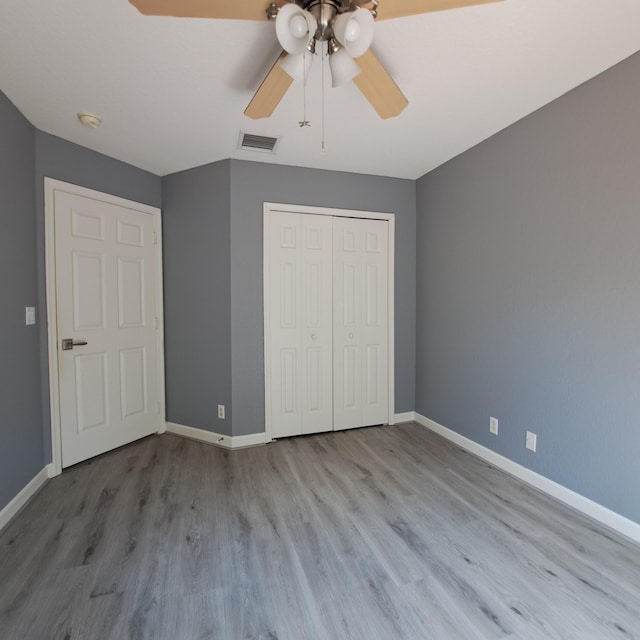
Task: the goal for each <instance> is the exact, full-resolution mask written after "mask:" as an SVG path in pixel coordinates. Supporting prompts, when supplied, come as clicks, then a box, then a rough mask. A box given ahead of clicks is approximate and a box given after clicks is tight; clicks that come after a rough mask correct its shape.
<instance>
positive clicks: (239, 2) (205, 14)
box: [129, 0, 285, 20]
mask: <svg viewBox="0 0 640 640" xmlns="http://www.w3.org/2000/svg"><path fill="white" fill-rule="evenodd" d="M129 2H130V3H131V4H132V5H133V6H134V7H135V8H136V9H138V11H140V13H143V14H145V15H147V16H174V17H176V18H229V19H236V20H266V19H267V7H268V6H269V5H270V4H271V1H270V0H129ZM276 4H277V5H278V6H281V5H283V4H285V0H276Z"/></svg>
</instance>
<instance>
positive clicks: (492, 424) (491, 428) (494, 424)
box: [489, 418, 498, 436]
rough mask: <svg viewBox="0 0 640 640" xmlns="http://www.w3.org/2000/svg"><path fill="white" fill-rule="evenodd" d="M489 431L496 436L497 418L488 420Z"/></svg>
mask: <svg viewBox="0 0 640 640" xmlns="http://www.w3.org/2000/svg"><path fill="white" fill-rule="evenodd" d="M489 431H490V432H491V433H493V434H494V435H496V436H497V435H498V418H489Z"/></svg>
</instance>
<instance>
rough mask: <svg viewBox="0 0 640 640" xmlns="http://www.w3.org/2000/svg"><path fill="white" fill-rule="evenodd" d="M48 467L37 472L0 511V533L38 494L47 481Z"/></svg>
mask: <svg viewBox="0 0 640 640" xmlns="http://www.w3.org/2000/svg"><path fill="white" fill-rule="evenodd" d="M48 466H49V465H47V467H44V468H43V469H42V470H40V471H39V472H38V474H37V475H36V477H35V478H33V480H31V481H30V482H29V484H27V486H26V487H25V488H24V489H22V491H20V493H19V494H18V495H17V496H16V497H15V498H14V499H13V500H12V501H11V502H10V503H9V504H8V505H7V506H6V507H5V508H4V509H3V510H2V511H0V531H1V530H2V529H4V527H6V526H7V525H8V524H9V522H10V521H11V519H12V518H13V517H14V516H15V515H16V513H18V511H20V509H22V507H24V506H25V505H26V504H27V502H29V500H31V498H32V497H33V496H34V495H35V494H36V493H38V491H39V490H40V488H41V487H42V485H43V484H44V483H45V482H46V481H47V480H48V479H49V474H48Z"/></svg>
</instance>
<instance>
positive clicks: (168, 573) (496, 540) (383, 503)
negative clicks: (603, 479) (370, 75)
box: [0, 423, 640, 640]
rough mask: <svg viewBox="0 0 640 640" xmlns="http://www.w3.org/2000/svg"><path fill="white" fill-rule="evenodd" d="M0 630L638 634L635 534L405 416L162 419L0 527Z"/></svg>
mask: <svg viewBox="0 0 640 640" xmlns="http://www.w3.org/2000/svg"><path fill="white" fill-rule="evenodd" d="M0 638H2V640H13V639H19V640H49V639H55V640H76V639H78V640H123V639H132V640H133V639H135V640H151V639H155V640H204V639H216V640H218V639H220V640H250V639H262V640H325V639H327V640H341V639H352V638H353V639H358V640H360V639H361V640H378V639H380V640H387V639H389V640H396V639H398V640H399V639H418V640H498V639H503V638H511V639H521V640H537V639H546V638H552V639H558V640H574V639H575V640H591V639H593V640H608V639H627V640H629V639H632V638H636V639H638V638H640V548H639V547H638V546H636V545H634V544H632V543H630V542H628V541H625V540H623V539H622V538H619V537H617V536H616V535H614V534H613V533H611V532H609V531H607V530H606V529H604V528H601V527H599V526H598V525H596V524H594V523H593V522H591V521H590V520H588V519H586V518H584V517H582V516H581V515H579V514H577V513H575V512H573V511H571V510H570V509H568V508H566V507H564V506H563V505H561V504H559V503H557V502H555V501H553V500H552V499H550V498H548V497H546V496H544V495H543V494H540V493H538V492H537V491H535V490H533V489H531V488H529V487H527V486H525V485H523V484H521V483H520V482H518V481H517V480H514V479H513V478H511V477H509V476H507V475H505V474H503V473H502V472H500V471H498V470H496V469H494V468H492V467H490V466H489V465H488V464H486V463H485V462H483V461H481V460H479V459H477V458H474V457H473V456H471V455H469V454H467V453H466V452H464V451H462V450H460V449H458V448H457V447H455V446H454V445H452V444H451V443H449V442H447V441H445V440H443V439H442V438H440V437H438V436H437V435H435V434H433V433H431V432H429V431H427V430H425V429H424V428H422V427H419V426H417V425H415V424H412V423H409V424H405V425H400V426H396V427H372V428H367V429H357V430H353V431H346V432H338V433H330V434H321V435H314V436H306V437H300V438H292V439H288V440H281V441H279V442H277V443H274V444H270V445H267V446H265V447H258V448H254V449H245V450H239V451H226V450H223V449H218V448H215V447H212V446H208V445H205V444H201V443H198V442H194V441H190V440H186V439H182V438H178V437H175V436H171V435H160V436H152V437H150V438H147V439H145V440H142V441H139V442H136V443H134V444H132V445H129V446H127V447H124V448H122V449H119V450H116V451H113V452H111V453H108V454H105V455H103V456H100V457H98V458H95V459H93V460H91V461H88V462H86V463H82V464H79V465H77V466H75V467H73V468H71V469H68V470H66V471H65V472H64V473H63V474H62V475H61V476H59V477H57V478H54V479H52V480H51V481H49V482H48V483H47V484H46V485H45V487H44V488H43V489H42V491H41V492H40V493H39V494H38V495H37V496H35V498H34V499H33V500H32V501H31V502H30V503H29V505H28V506H27V507H26V508H25V509H24V510H23V511H22V512H21V513H20V514H19V515H18V516H17V517H16V518H15V519H14V520H13V521H12V522H11V523H10V524H9V526H8V527H7V528H6V529H5V530H4V532H3V533H2V535H0Z"/></svg>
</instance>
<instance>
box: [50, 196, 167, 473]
mask: <svg viewBox="0 0 640 640" xmlns="http://www.w3.org/2000/svg"><path fill="white" fill-rule="evenodd" d="M54 207H55V214H54V216H55V218H54V226H55V255H56V263H55V264H56V295H57V309H58V318H57V323H58V349H59V357H58V363H59V369H58V375H59V393H60V423H61V437H62V465H63V466H64V467H67V466H69V465H72V464H75V463H77V462H80V461H82V460H85V459H87V458H90V457H92V456H95V455H98V454H100V453H104V452H105V451H109V450H110V449H114V448H116V447H119V446H121V445H123V444H127V443H129V442H132V441H133V440H136V439H138V438H142V437H144V436H146V435H150V434H151V433H155V432H157V431H158V430H160V428H161V426H162V422H161V414H160V406H159V402H160V394H159V376H158V366H159V356H158V341H157V336H156V322H157V318H156V290H157V285H158V282H157V278H158V274H157V262H156V255H155V246H154V220H153V216H151V215H148V214H145V213H142V212H140V211H135V210H133V209H128V208H126V207H122V206H117V205H114V204H110V203H106V202H101V201H99V200H96V199H92V198H88V197H83V196H79V195H73V194H69V193H65V192H63V191H56V193H55V203H54ZM63 340H66V341H67V347H69V346H71V348H67V349H63V345H62V341H63ZM69 341H71V342H72V343H76V344H75V346H72V345H69Z"/></svg>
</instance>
